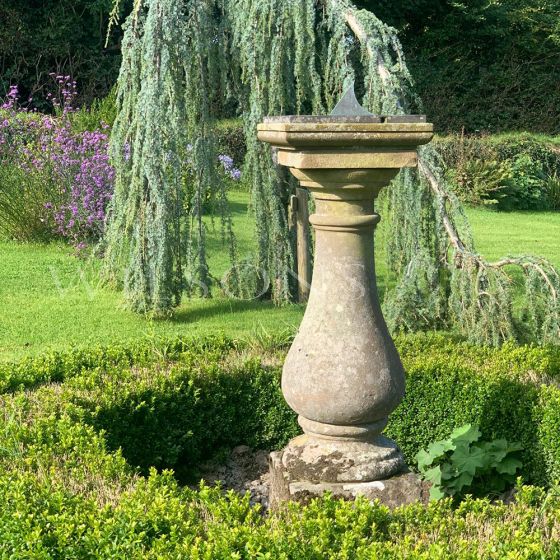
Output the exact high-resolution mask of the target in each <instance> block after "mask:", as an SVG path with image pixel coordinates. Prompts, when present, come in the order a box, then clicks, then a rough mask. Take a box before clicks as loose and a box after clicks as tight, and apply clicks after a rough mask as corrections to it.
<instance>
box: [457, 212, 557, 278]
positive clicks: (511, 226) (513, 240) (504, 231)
mask: <svg viewBox="0 0 560 560" xmlns="http://www.w3.org/2000/svg"><path fill="white" fill-rule="evenodd" d="M467 216H468V218H469V220H470V222H471V226H472V230H473V234H474V238H475V244H476V248H477V249H478V251H480V252H481V253H482V254H483V255H484V256H485V257H486V258H488V259H492V260H494V259H499V258H501V257H504V256H507V255H513V256H517V255H522V254H525V253H531V254H533V255H538V256H540V257H545V258H547V259H549V260H550V261H551V262H552V263H553V264H554V265H555V266H556V267H558V268H560V212H494V211H492V210H484V209H482V210H481V209H474V208H470V209H468V210H467Z"/></svg>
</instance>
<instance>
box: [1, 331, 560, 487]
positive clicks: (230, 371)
mask: <svg viewBox="0 0 560 560" xmlns="http://www.w3.org/2000/svg"><path fill="white" fill-rule="evenodd" d="M396 342H397V345H398V347H399V350H400V352H401V355H402V357H403V362H404V364H405V368H406V370H407V392H406V396H405V399H404V401H403V403H402V404H401V405H400V406H399V407H398V408H397V410H396V411H395V412H394V413H393V414H392V416H391V418H390V422H389V425H388V428H387V434H388V435H389V436H390V437H393V438H394V439H395V440H396V441H397V442H398V443H399V445H400V446H401V448H402V449H403V452H404V454H405V456H406V458H407V460H408V462H409V463H410V464H414V456H415V454H416V453H417V452H418V451H419V450H420V449H421V448H424V447H426V446H427V445H428V444H429V443H431V442H432V441H434V440H437V439H442V438H444V437H447V436H448V435H449V433H450V432H451V431H452V430H453V429H454V428H455V427H457V426H459V425H463V424H465V423H468V422H473V423H476V424H479V425H480V428H481V430H482V433H483V437H484V439H494V438H501V437H504V438H506V439H507V440H508V441H520V442H521V444H522V445H523V447H524V452H523V463H524V466H523V471H522V475H523V477H524V479H525V480H526V481H528V482H531V483H536V484H542V485H552V484H554V483H555V482H556V481H558V480H560V443H559V442H558V441H559V437H558V434H560V430H559V427H560V386H559V384H558V381H559V380H560V349H559V348H557V347H550V348H539V347H531V346H521V347H516V346H513V345H505V346H503V347H502V348H499V349H490V348H479V347H475V346H471V345H468V344H466V343H458V342H454V341H453V340H451V339H449V338H447V337H445V336H442V335H429V334H428V335H413V336H401V337H398V338H397V340H396ZM246 346H247V345H246V344H245V343H242V342H236V343H234V342H233V341H232V340H229V339H225V338H214V339H204V340H189V339H176V340H172V341H164V340H160V341H159V342H157V343H155V342H154V341H147V342H142V343H138V344H136V345H135V346H131V347H125V346H115V347H113V348H99V349H92V350H88V351H83V350H80V351H74V352H68V353H53V354H50V355H47V356H44V357H41V358H34V359H28V360H24V361H23V362H19V363H16V364H4V365H3V366H1V367H0V387H1V388H2V392H4V393H10V392H11V393H13V394H14V395H18V394H21V393H19V392H18V391H17V388H18V387H20V388H27V389H33V388H34V389H35V390H34V391H31V392H30V393H29V392H28V393H23V394H32V395H33V396H34V397H33V402H38V403H39V404H38V405H36V406H37V407H38V409H39V412H41V411H42V412H44V411H45V410H46V409H48V410H51V411H54V412H56V414H61V413H65V414H70V416H71V417H72V418H75V419H76V421H81V422H85V423H86V424H88V425H92V426H94V427H95V428H96V429H97V430H103V431H104V432H105V438H106V442H107V444H108V445H109V447H110V448H111V449H119V448H120V449H121V450H122V452H123V454H124V456H125V457H126V458H127V460H128V461H129V462H130V463H131V464H132V465H134V466H137V467H140V469H141V471H142V472H147V471H148V470H149V468H150V467H152V466H155V467H157V468H173V469H175V470H176V471H178V473H179V474H180V475H181V476H188V475H189V474H190V473H191V472H192V468H193V467H194V466H195V465H196V463H197V462H198V461H200V460H201V459H205V458H208V457H210V456H211V455H212V454H213V453H215V452H216V451H219V450H220V449H226V448H231V447H233V446H235V445H238V444H241V443H246V444H248V445H251V446H253V447H264V448H269V449H270V448H278V447H281V446H282V445H284V444H285V443H286V442H287V441H288V439H289V438H290V437H293V436H294V435H295V434H296V433H297V431H298V427H297V423H296V418H295V414H294V413H293V412H292V411H291V410H290V409H289V408H288V407H287V405H286V404H285V402H284V400H283V398H282V395H281V392H280V385H279V379H280V365H281V361H282V357H283V352H284V350H280V351H277V352H276V354H274V353H273V356H274V359H269V360H267V361H268V362H270V363H273V364H274V365H268V366H263V365H262V364H261V360H260V359H257V358H255V357H246V358H242V356H243V355H244V354H245V355H247V348H246ZM253 354H254V352H253ZM53 382H57V383H61V385H56V391H54V392H53V388H52V387H53V386H52V383H53ZM14 398H15V397H14ZM37 399H39V400H38V401H37ZM42 412H41V413H42Z"/></svg>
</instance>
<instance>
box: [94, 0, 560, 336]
mask: <svg viewBox="0 0 560 560" xmlns="http://www.w3.org/2000/svg"><path fill="white" fill-rule="evenodd" d="M119 3H120V2H119V0H116V2H115V13H118V8H119ZM125 25H126V30H125V36H124V40H123V63H122V68H121V73H120V77H119V81H118V118H117V120H116V123H115V128H114V130H113V136H112V157H113V162H114V164H115V167H116V169H117V184H116V192H115V197H114V200H113V202H112V205H111V210H110V213H109V220H108V227H107V235H106V239H105V248H106V258H105V273H106V275H107V277H108V278H110V279H113V280H114V281H115V282H119V281H120V280H121V279H123V282H124V292H125V295H126V299H127V301H128V303H129V304H130V306H131V307H132V308H134V309H136V310H137V311H142V312H154V313H156V314H167V313H169V312H170V311H171V310H172V309H173V307H175V306H176V305H178V304H179V302H180V300H181V296H182V294H183V293H184V292H185V291H187V292H192V291H193V289H195V288H196V287H197V286H208V285H209V283H210V280H211V275H210V273H209V270H208V264H207V260H206V246H205V227H204V222H203V219H202V218H203V212H204V207H203V204H202V201H203V200H205V199H206V197H207V195H208V193H212V198H214V200H215V202H216V205H215V206H216V207H217V208H218V209H219V213H220V216H221V220H222V224H223V229H222V231H223V235H224V240H225V241H227V243H228V244H229V247H230V256H231V260H232V273H231V274H230V275H229V277H230V278H233V279H234V284H235V281H236V279H237V281H238V282H239V281H240V280H239V274H237V272H238V271H239V270H240V268H239V264H238V263H237V257H236V250H235V240H234V237H233V233H232V227H231V217H230V215H229V211H228V205H227V196H226V192H225V188H224V186H223V185H222V184H221V183H220V179H219V177H217V176H216V173H215V171H214V170H215V166H214V162H215V153H216V149H215V134H214V126H215V122H216V119H217V118H218V117H219V116H220V115H221V114H222V113H223V111H224V107H226V106H230V107H231V105H232V104H233V105H234V106H235V107H237V111H238V112H239V114H241V115H242V117H243V122H244V131H245V138H246V143H247V156H246V161H245V166H244V172H245V176H246V179H247V181H248V182H249V184H250V185H251V189H252V208H253V210H254V214H255V223H256V238H257V258H256V263H257V267H258V268H259V269H260V270H264V271H266V274H267V275H268V277H269V278H270V279H271V287H270V295H271V297H272V299H273V300H274V301H275V302H276V303H283V302H287V301H289V300H290V299H291V295H292V293H293V289H294V286H293V283H294V282H293V273H291V271H292V270H293V268H294V255H293V244H292V242H291V239H290V234H289V228H288V223H287V216H286V206H287V200H288V198H289V195H290V194H291V192H292V191H293V188H294V186H295V185H294V181H293V179H292V178H290V177H289V176H288V175H287V174H286V173H285V171H283V170H282V169H279V168H278V167H277V166H275V165H274V162H273V157H272V154H271V152H270V149H269V148H268V147H267V146H265V145H264V144H261V143H259V142H258V140H257V137H256V126H257V124H258V123H259V122H260V121H261V120H262V119H263V117H264V116H266V115H279V114H301V113H314V114H324V113H326V112H328V111H330V110H331V109H332V107H333V106H334V104H335V103H336V101H337V100H338V98H339V97H340V95H341V93H342V88H343V85H344V84H345V83H346V82H347V81H348V80H349V79H353V80H355V81H356V83H357V89H358V92H359V93H360V94H361V96H362V99H363V104H364V105H365V106H366V107H367V108H368V109H369V110H370V111H372V112H374V113H378V114H404V113H410V112H415V111H421V109H422V106H421V102H420V100H419V99H418V98H417V96H416V95H415V94H414V90H413V81H412V78H411V76H410V73H409V71H408V69H407V66H406V62H405V60H404V55H403V51H402V47H401V44H400V42H399V40H398V38H397V35H396V33H395V31H394V30H393V29H392V28H390V27H388V26H387V25H385V24H384V23H383V22H381V21H380V20H379V19H377V18H376V17H375V15H374V14H373V13H371V12H369V11H366V10H358V9H357V8H356V7H355V6H354V4H353V3H352V2H350V1H349V0H287V1H283V2H277V1H276V0H179V1H178V0H135V5H134V9H133V12H132V14H131V15H130V16H129V18H128V20H127V22H126V24H125ZM187 146H192V147H193V149H192V150H191V153H192V155H191V156H190V157H191V158H192V161H191V162H190V163H191V166H192V169H194V173H190V174H189V175H188V176H187V175H186V174H185V172H184V165H183V162H184V159H185V153H186V151H185V150H186V147H187ZM185 182H190V183H191V184H189V185H188V186H189V188H185ZM186 193H194V194H189V195H187V194H186ZM187 196H192V200H186V199H185V197H187ZM380 204H381V206H382V207H383V208H384V214H385V217H386V219H385V225H384V230H383V231H382V233H381V236H382V239H384V242H385V243H386V245H387V250H386V254H387V260H388V269H389V270H390V273H391V274H392V275H394V277H395V281H396V287H395V289H393V290H392V291H390V292H389V293H388V294H387V296H386V298H385V305H384V306H385V313H386V316H387V320H388V323H389V325H390V327H391V328H392V330H393V331H400V330H405V331H408V330H420V329H431V328H441V327H445V328H456V329H458V330H459V331H461V332H463V333H464V334H466V335H467V337H468V338H469V339H470V340H471V341H473V342H484V343H490V344H494V345H498V344H501V343H502V342H504V341H506V340H510V339H515V338H520V337H523V338H526V339H531V340H538V341H541V342H557V341H558V340H559V339H560V304H559V294H560V276H559V274H558V272H557V271H556V270H555V269H554V267H553V266H552V265H551V264H550V263H549V262H547V261H546V260H544V259H540V258H536V257H530V256H522V257H508V258H505V259H502V260H501V261H498V262H495V263H490V262H488V261H486V260H485V259H484V258H483V257H481V256H480V255H479V254H478V253H477V252H476V250H475V247H474V243H473V239H472V235H471V234H470V230H469V225H468V221H467V219H466V217H465V214H464V212H463V210H462V208H461V206H460V204H459V202H458V201H457V200H456V198H455V197H454V196H453V194H452V192H451V190H450V189H449V188H448V186H447V185H446V184H445V181H444V179H443V173H442V172H441V164H440V158H439V156H438V154H437V152H436V151H435V149H434V148H433V147H432V146H426V147H423V148H422V149H421V151H420V164H419V167H418V169H417V170H406V171H403V172H402V173H401V174H400V175H399V177H398V178H397V179H396V180H395V181H394V182H393V185H392V186H391V187H390V188H389V189H388V190H387V194H386V195H385V196H384V198H383V199H382V200H381V201H380ZM187 209H188V210H187ZM512 268H517V269H519V270H521V271H522V273H523V277H524V278H525V281H524V284H523V286H522V290H523V292H524V298H523V301H524V304H523V305H522V306H521V308H520V309H516V308H514V299H515V297H516V286H515V284H514V282H512V275H511V271H512ZM240 290H241V288H240Z"/></svg>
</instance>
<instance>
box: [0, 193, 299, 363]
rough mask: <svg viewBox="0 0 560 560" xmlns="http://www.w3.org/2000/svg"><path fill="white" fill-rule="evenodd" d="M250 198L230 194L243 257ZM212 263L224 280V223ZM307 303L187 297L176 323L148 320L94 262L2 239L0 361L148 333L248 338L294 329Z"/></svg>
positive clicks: (249, 245)
mask: <svg viewBox="0 0 560 560" xmlns="http://www.w3.org/2000/svg"><path fill="white" fill-rule="evenodd" d="M246 199H247V196H246V195H244V194H242V193H233V194H232V209H233V217H234V227H235V231H236V237H237V242H238V247H239V254H240V256H245V255H247V254H251V252H252V250H253V246H254V243H253V234H252V232H253V228H252V220H251V217H250V216H249V215H248V212H247V204H246ZM208 246H209V262H210V267H211V270H212V271H213V273H214V274H215V275H216V276H218V277H220V276H221V275H222V274H223V272H224V271H225V270H226V269H227V266H228V261H227V251H225V250H224V248H223V246H222V242H221V234H220V227H219V222H218V221H216V224H215V228H213V227H212V226H211V225H210V231H209V245H208ZM302 314H303V307H302V306H300V305H291V306H287V307H281V308H277V307H274V306H273V305H271V304H270V303H269V302H259V301H236V300H228V299H225V298H222V297H219V296H218V297H214V298H212V299H195V300H190V301H185V302H184V304H183V305H182V306H181V307H180V308H179V309H178V310H177V312H176V314H175V316H174V317H173V319H171V320H165V321H157V322H156V321H148V320H146V319H145V318H144V317H141V316H138V315H136V314H134V313H132V312H130V311H128V310H125V309H123V307H122V300H121V297H120V294H118V293H115V292H113V291H110V290H108V289H106V288H103V287H101V286H100V285H99V282H98V280H97V274H96V270H95V269H94V267H92V265H88V264H87V263H84V262H83V261H80V260H78V259H76V258H75V257H74V256H72V252H71V251H70V250H68V249H67V248H64V247H60V246H57V245H47V246H44V245H21V244H15V243H0V361H4V360H11V359H17V358H19V357H22V356H23V355H32V354H37V353H39V352H41V351H43V350H45V349H47V348H53V349H60V348H66V347H69V346H72V345H76V346H86V345H88V344H91V343H101V344H103V343H109V342H115V341H126V340H131V339H136V338H139V337H145V336H154V335H161V336H173V335H186V336H189V335H199V334H200V335H207V334H218V333H224V334H228V335H231V336H248V335H250V334H251V333H253V332H255V331H258V332H263V330H264V331H271V330H275V329H286V328H290V329H295V328H296V326H297V325H298V324H299V322H300V320H301V316H302Z"/></svg>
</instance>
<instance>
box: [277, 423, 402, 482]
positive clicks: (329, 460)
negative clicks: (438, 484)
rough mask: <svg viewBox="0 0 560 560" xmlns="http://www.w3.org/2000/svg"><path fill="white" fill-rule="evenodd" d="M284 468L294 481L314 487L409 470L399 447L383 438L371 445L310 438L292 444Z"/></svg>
mask: <svg viewBox="0 0 560 560" xmlns="http://www.w3.org/2000/svg"><path fill="white" fill-rule="evenodd" d="M282 464H283V466H284V468H285V469H286V470H287V471H289V472H290V475H291V477H292V478H293V479H294V480H305V481H308V482H312V483H319V482H334V483H339V482H364V481H371V480H379V479H381V478H386V477H388V476H391V475H392V474H393V473H395V472H399V471H401V470H403V468H404V467H405V463H404V458H403V456H402V454H401V452H400V450H399V449H398V447H397V446H396V445H395V443H394V442H392V441H391V440H389V439H387V438H385V437H383V436H375V437H373V438H371V439H370V440H368V441H352V440H349V441H345V440H336V439H332V440H326V439H322V438H314V437H310V436H309V435H307V434H305V435H302V436H299V437H297V438H295V439H293V440H292V441H291V442H290V443H289V444H288V446H287V447H286V449H285V450H284V453H283V455H282Z"/></svg>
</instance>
